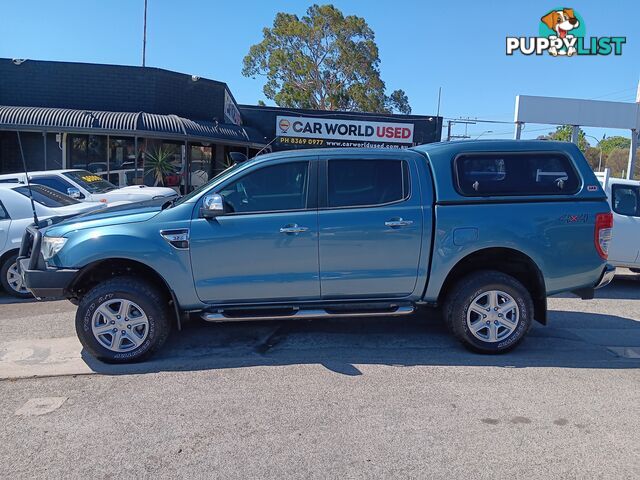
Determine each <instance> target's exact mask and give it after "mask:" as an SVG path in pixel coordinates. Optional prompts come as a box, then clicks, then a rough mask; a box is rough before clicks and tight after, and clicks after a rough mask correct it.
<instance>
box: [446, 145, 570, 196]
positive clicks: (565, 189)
mask: <svg viewBox="0 0 640 480" xmlns="http://www.w3.org/2000/svg"><path fill="white" fill-rule="evenodd" d="M455 173H456V177H457V179H456V180H457V183H458V190H459V191H460V193H462V194H463V195H467V196H490V195H495V196H507V195H569V194H573V193H576V192H577V191H578V187H579V186H580V181H579V178H578V174H577V173H576V171H575V169H574V168H573V165H572V163H571V160H570V159H569V158H568V157H566V156H565V155H562V154H560V153H524V154H521V153H486V154H485V153H483V154H463V155H460V156H458V157H456V160H455Z"/></svg>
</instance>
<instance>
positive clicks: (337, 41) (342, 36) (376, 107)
mask: <svg viewBox="0 0 640 480" xmlns="http://www.w3.org/2000/svg"><path fill="white" fill-rule="evenodd" d="M262 32H263V39H262V41H261V42H260V43H258V44H256V45H253V46H251V48H250V49H249V53H248V54H247V55H246V56H245V57H244V60H243V69H242V74H243V75H245V76H247V77H255V76H256V75H263V76H265V77H266V83H265V86H264V88H263V92H264V94H265V96H266V97H267V98H268V99H270V100H273V101H275V103H276V104H277V105H279V106H281V107H290V108H312V109H318V110H349V111H367V112H390V111H392V110H397V111H400V112H403V113H404V112H410V111H411V107H410V106H409V102H408V99H407V96H406V94H405V93H404V92H403V91H402V90H396V91H395V92H393V93H392V94H391V95H390V96H389V97H387V96H386V95H385V84H384V82H383V81H382V79H381V78H380V69H379V64H380V59H379V57H378V46H377V45H376V43H375V40H374V34H373V31H372V30H371V28H370V27H369V25H367V22H366V21H365V20H364V19H363V18H361V17H357V16H355V15H349V16H344V15H343V13H342V12H341V11H340V10H338V9H337V8H336V7H334V6H333V5H312V6H311V7H309V8H308V9H307V13H306V15H305V16H303V17H302V18H299V17H298V16H297V15H292V14H288V13H282V12H280V13H278V14H276V17H275V19H274V21H273V26H272V27H271V28H268V27H267V28H264V29H263V31H262Z"/></svg>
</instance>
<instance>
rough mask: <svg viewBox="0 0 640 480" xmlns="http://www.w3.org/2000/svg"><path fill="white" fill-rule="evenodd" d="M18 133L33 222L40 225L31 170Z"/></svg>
mask: <svg viewBox="0 0 640 480" xmlns="http://www.w3.org/2000/svg"><path fill="white" fill-rule="evenodd" d="M16 134H17V135H18V145H19V146H20V156H21V157H22V168H24V176H25V177H26V179H27V188H28V189H29V199H30V200H31V211H32V212H33V222H34V223H35V224H36V226H37V225H38V215H37V214H36V204H35V202H34V201H33V192H32V191H31V183H29V172H28V170H27V162H26V160H25V159H24V151H23V150H22V140H21V139H20V132H18V131H16Z"/></svg>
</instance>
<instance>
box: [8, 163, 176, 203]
mask: <svg viewBox="0 0 640 480" xmlns="http://www.w3.org/2000/svg"><path fill="white" fill-rule="evenodd" d="M5 182H11V183H15V182H19V183H26V175H25V174H24V173H11V174H6V175H0V183H5ZM29 182H31V183H33V184H39V185H46V186H47V187H49V188H53V189H54V190H57V191H58V192H60V193H64V194H66V195H68V196H70V197H72V198H76V199H78V200H81V201H83V202H107V203H112V202H142V201H145V200H151V199H156V198H167V199H171V198H175V197H177V196H178V194H177V193H176V191H175V190H173V189H172V188H167V187H147V186H146V185H131V186H128V187H123V188H118V187H116V186H115V185H114V184H113V183H110V182H108V181H106V180H105V179H104V178H102V177H101V176H100V175H98V174H96V173H91V172H88V171H87V170H46V171H41V172H29Z"/></svg>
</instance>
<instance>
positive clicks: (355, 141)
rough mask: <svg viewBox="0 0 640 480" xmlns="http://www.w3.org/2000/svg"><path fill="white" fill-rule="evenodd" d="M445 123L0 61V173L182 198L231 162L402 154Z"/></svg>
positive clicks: (157, 74) (171, 76)
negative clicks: (315, 154) (280, 154)
mask: <svg viewBox="0 0 640 480" xmlns="http://www.w3.org/2000/svg"><path fill="white" fill-rule="evenodd" d="M441 130H442V118H441V117H436V116H422V115H391V114H369V113H354V112H328V111H320V110H303V109H285V108H276V107H265V106H252V105H238V104H237V103H236V101H235V99H234V97H233V94H232V93H231V91H230V90H229V87H228V86H227V84H225V83H224V82H219V81H215V80H209V79H205V78H199V77H197V76H192V75H185V74H182V73H177V72H171V71H167V70H162V69H159V68H151V67H132V66H121V65H99V64H86V63H68V62H48V61H35V60H26V61H24V60H11V59H0V173H12V172H16V171H21V170H22V168H23V167H22V161H21V156H20V150H19V143H18V135H17V133H16V132H20V140H21V142H22V146H23V150H24V153H25V157H26V161H27V166H28V169H29V170H31V171H34V170H48V169H60V168H82V169H87V170H90V171H92V172H93V173H96V174H99V175H102V176H104V177H105V178H108V179H109V180H111V181H112V182H113V183H119V184H121V185H124V184H142V183H145V184H154V181H155V176H154V173H153V169H154V168H162V167H158V165H163V164H164V165H166V163H167V162H170V163H171V165H172V168H171V170H172V172H171V174H167V175H165V176H164V182H165V183H166V184H168V185H169V186H172V187H174V188H176V189H177V188H179V189H181V190H182V191H184V190H186V189H189V188H191V187H193V186H198V185H200V184H202V183H204V182H205V181H207V180H208V179H209V178H211V176H212V175H215V174H216V173H217V172H219V171H221V170H223V169H224V168H225V167H226V166H227V165H228V163H229V157H228V154H229V153H230V152H243V153H246V154H247V155H249V156H253V155H255V154H257V153H264V152H268V151H277V150H287V149H297V148H326V147H329V148H331V147H353V146H355V147H374V148H406V147H410V146H413V145H420V144H423V143H430V142H435V141H439V140H440V135H441Z"/></svg>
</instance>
